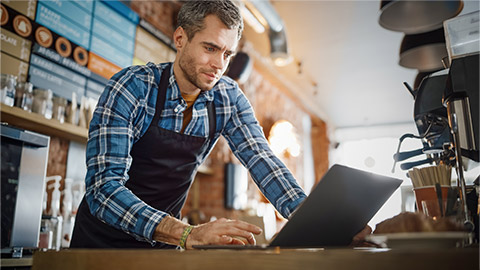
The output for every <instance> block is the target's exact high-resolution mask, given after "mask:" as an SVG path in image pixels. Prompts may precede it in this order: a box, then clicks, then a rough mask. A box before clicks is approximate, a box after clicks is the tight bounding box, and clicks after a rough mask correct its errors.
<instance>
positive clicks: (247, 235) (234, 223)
mask: <svg viewBox="0 0 480 270" xmlns="http://www.w3.org/2000/svg"><path fill="white" fill-rule="evenodd" d="M261 232H262V230H261V229H260V228H259V227H257V226H255V225H252V224H249V223H247V222H244V221H239V220H230V219H225V218H221V219H218V220H215V221H211V222H208V223H205V224H202V225H198V226H196V227H194V228H193V229H192V232H191V233H190V235H189V236H188V238H187V245H186V247H187V249H189V248H192V246H193V245H245V244H247V243H248V244H252V245H254V244H255V238H254V236H253V234H260V233H261ZM238 238H244V239H246V241H247V243H245V242H244V241H242V240H240V239H238Z"/></svg>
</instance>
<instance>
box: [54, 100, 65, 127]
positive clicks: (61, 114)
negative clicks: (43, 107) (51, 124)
mask: <svg viewBox="0 0 480 270" xmlns="http://www.w3.org/2000/svg"><path fill="white" fill-rule="evenodd" d="M66 108H67V100H66V99H64V98H63V97H59V96H53V119H56V120H58V121H60V123H63V122H65V110H66Z"/></svg>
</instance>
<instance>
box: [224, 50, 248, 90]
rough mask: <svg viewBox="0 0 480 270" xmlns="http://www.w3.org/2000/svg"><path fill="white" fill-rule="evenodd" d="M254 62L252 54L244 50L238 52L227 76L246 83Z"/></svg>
mask: <svg viewBox="0 0 480 270" xmlns="http://www.w3.org/2000/svg"><path fill="white" fill-rule="evenodd" d="M252 69H253V62H252V60H251V59H250V56H248V54H246V53H244V52H238V53H237V54H236V55H235V57H234V58H233V60H232V62H231V63H230V67H229V68H228V72H227V76H228V77H230V78H232V79H234V80H236V81H237V82H238V83H240V84H242V83H245V82H246V81H247V80H248V78H249V77H250V74H251V73H252Z"/></svg>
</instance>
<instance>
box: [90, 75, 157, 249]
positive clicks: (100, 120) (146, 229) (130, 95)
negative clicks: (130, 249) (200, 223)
mask: <svg viewBox="0 0 480 270" xmlns="http://www.w3.org/2000/svg"><path fill="white" fill-rule="evenodd" d="M136 80H137V79H136V78H135V75H134V73H133V72H131V71H130V70H128V69H124V70H122V71H121V72H119V73H117V74H116V75H114V77H112V79H111V80H110V82H109V83H108V85H107V87H106V88H105V90H104V92H103V93H102V95H101V97H100V99H99V102H98V105H97V107H96V109H95V112H94V115H93V119H92V121H91V123H90V129H89V139H88V143H87V152H86V161H87V175H86V179H85V182H86V200H87V203H88V206H89V208H90V211H91V213H92V214H93V215H94V216H96V217H97V218H98V219H100V220H101V221H103V222H105V223H107V224H109V225H111V226H113V227H115V228H117V229H121V230H123V231H125V232H126V233H128V234H130V235H132V236H134V237H135V238H136V239H138V240H141V241H147V242H150V243H153V241H152V236H153V233H154V231H155V228H156V226H157V225H158V224H159V223H160V221H161V220H162V218H163V217H164V216H166V214H165V213H163V212H161V211H158V210H156V209H154V208H152V207H150V206H149V205H147V204H146V203H144V202H143V201H142V200H140V199H139V198H138V197H137V196H135V195H134V194H133V193H132V192H131V191H130V190H129V189H128V188H126V187H125V186H124V184H125V183H126V181H128V174H127V172H128V170H129V168H130V165H131V162H132V157H131V156H130V149H131V148H132V145H133V142H134V140H135V138H138V137H140V132H141V130H142V125H143V122H142V121H136V120H135V119H138V117H143V116H144V115H145V113H146V112H145V110H146V108H145V105H142V104H144V103H145V102H143V103H142V102H138V101H139V100H140V99H142V98H144V97H142V96H141V95H142V92H146V91H145V89H143V91H142V88H141V87H143V88H145V86H142V85H143V84H137V81H136ZM134 118H135V119H134ZM135 123H137V124H135Z"/></svg>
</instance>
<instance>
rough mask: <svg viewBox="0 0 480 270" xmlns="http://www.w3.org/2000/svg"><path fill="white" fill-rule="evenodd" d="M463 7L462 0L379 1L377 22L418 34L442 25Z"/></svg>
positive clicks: (386, 27)
mask: <svg viewBox="0 0 480 270" xmlns="http://www.w3.org/2000/svg"><path fill="white" fill-rule="evenodd" d="M462 9H463V1H461V0H457V1H447V0H440V1H432V0H430V1H406V0H396V1H385V0H383V1H381V3H380V11H381V14H380V18H379V20H378V23H379V24H380V25H381V26H382V27H383V28H385V29H388V30H392V31H398V32H404V33H405V34H418V33H424V32H428V31H432V30H434V29H438V28H439V27H441V26H442V24H443V21H445V20H447V19H450V18H452V17H455V16H456V15H458V14H459V13H460V12H461V11H462Z"/></svg>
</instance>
